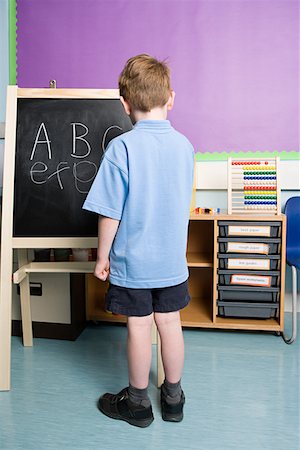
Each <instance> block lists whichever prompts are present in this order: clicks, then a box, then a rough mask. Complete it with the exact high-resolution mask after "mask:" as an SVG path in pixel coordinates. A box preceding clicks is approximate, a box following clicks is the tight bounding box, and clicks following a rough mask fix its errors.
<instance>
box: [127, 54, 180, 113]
mask: <svg viewBox="0 0 300 450" xmlns="http://www.w3.org/2000/svg"><path fill="white" fill-rule="evenodd" d="M119 89H120V95H121V96H122V97H123V98H124V99H125V100H126V101H128V103H129V104H130V106H131V107H132V108H134V109H136V110H138V111H143V112H149V111H150V110H151V109H153V108H155V107H162V106H164V105H165V104H166V103H167V101H168V99H169V96H170V93H171V82H170V70H169V68H168V66H167V65H166V64H165V63H164V62H162V61H158V60H157V59H155V58H153V57H152V56H150V55H147V54H145V53H143V54H141V55H137V56H134V57H133V58H130V59H129V60H128V61H127V63H126V65H125V67H124V69H123V71H122V73H121V75H120V78H119Z"/></svg>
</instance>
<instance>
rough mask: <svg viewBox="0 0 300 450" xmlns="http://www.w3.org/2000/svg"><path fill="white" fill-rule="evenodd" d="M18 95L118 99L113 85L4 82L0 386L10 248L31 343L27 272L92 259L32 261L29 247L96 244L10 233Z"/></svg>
mask: <svg viewBox="0 0 300 450" xmlns="http://www.w3.org/2000/svg"><path fill="white" fill-rule="evenodd" d="M19 98H39V99H44V98H52V99H53V98H55V99H118V98H120V97H119V91H118V90H117V89H101V90H99V89H98V90H96V89H22V88H18V87H17V86H8V89H7V108H6V130H5V154H4V172H3V198H2V231H1V239H2V241H1V242H2V244H1V286H0V390H9V389H10V357H11V353H10V339H11V303H12V262H13V250H14V249H17V251H18V265H19V269H18V270H17V272H15V273H14V275H13V281H14V282H15V283H20V300H21V316H22V328H23V343H24V345H25V346H32V344H33V341H32V321H31V311H30V290H29V274H30V273H31V272H66V273H71V272H75V273H80V272H81V273H88V272H93V265H94V263H92V262H91V263H89V262H82V263H81V262H63V263H32V262H30V261H29V260H28V255H27V249H29V248H96V247H97V238H94V237H70V238H69V237H14V236H13V212H14V178H15V156H16V155H15V152H16V131H17V130H16V128H17V101H18V99H19Z"/></svg>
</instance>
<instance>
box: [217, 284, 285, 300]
mask: <svg viewBox="0 0 300 450" xmlns="http://www.w3.org/2000/svg"><path fill="white" fill-rule="evenodd" d="M218 300H220V301H221V302H222V301H232V302H257V303H259V302H263V303H266V302H270V303H272V302H273V303H274V302H278V301H279V288H278V287H272V288H268V287H259V288H258V287H249V286H218Z"/></svg>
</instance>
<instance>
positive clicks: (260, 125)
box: [17, 0, 299, 152]
mask: <svg viewBox="0 0 300 450" xmlns="http://www.w3.org/2000/svg"><path fill="white" fill-rule="evenodd" d="M298 9H299V3H298V1H292V0H285V1H284V0H270V1H268V0H261V1H257V0H253V1H251V0H249V1H247V0H228V1H227V0H217V1H214V0H198V1H197V0H113V1H112V0H111V1H108V0H106V1H105V0H72V1H70V0H22V1H19V2H18V5H17V17H18V30H17V31H18V36H17V40H18V41H17V64H18V75H17V80H18V85H19V86H21V87H48V84H49V80H50V79H52V78H54V79H56V80H57V86H58V87H96V88H115V87H117V78H118V75H119V73H120V71H121V70H122V67H123V65H124V63H125V61H126V60H127V59H128V58H129V57H131V56H133V55H135V54H138V53H141V52H147V53H150V54H153V55H154V56H156V57H158V58H162V59H165V58H168V61H169V64H170V66H171V69H172V74H173V77H172V78H173V87H174V89H175V91H176V103H175V109H174V111H172V113H171V114H170V119H171V120H172V122H173V125H174V126H175V127H176V128H177V129H179V130H180V131H182V132H184V133H185V134H186V135H187V136H188V137H189V138H190V139H191V141H192V142H193V144H194V146H195V149H196V151H212V152H213V151H247V150H251V151H253V150H260V151H264V150H265V151H266V150H268V151H274V150H278V151H293V150H294V151H295V150H298V145H299V144H298V142H299V131H298V129H299V111H298V98H299V97H298V83H299V66H298V45H299V23H298Z"/></svg>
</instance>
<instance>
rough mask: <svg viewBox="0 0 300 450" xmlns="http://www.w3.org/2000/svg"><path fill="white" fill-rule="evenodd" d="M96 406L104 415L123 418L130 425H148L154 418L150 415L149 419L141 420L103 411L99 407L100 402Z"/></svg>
mask: <svg viewBox="0 0 300 450" xmlns="http://www.w3.org/2000/svg"><path fill="white" fill-rule="evenodd" d="M97 406H98V409H99V411H101V412H102V413H103V414H104V415H105V416H107V417H110V418H111V419H116V420H123V421H124V422H127V423H129V424H130V425H133V426H135V427H139V428H146V427H148V426H149V425H151V423H152V422H153V420H154V417H151V418H149V419H141V420H135V419H130V418H127V417H123V416H120V415H119V414H113V413H110V412H107V411H105V410H104V409H103V408H102V407H101V405H100V402H99V403H98V404H97Z"/></svg>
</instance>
